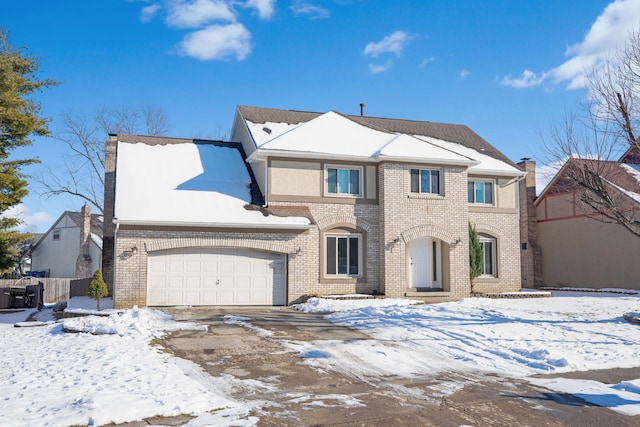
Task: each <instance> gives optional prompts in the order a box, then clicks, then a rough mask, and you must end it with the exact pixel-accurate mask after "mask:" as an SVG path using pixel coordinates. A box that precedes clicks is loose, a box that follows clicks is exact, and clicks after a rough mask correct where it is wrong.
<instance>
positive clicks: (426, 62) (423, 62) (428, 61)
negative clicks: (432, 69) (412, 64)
mask: <svg viewBox="0 0 640 427" xmlns="http://www.w3.org/2000/svg"><path fill="white" fill-rule="evenodd" d="M435 60H436V57H435V56H431V57H429V58H425V59H423V60H422V62H421V63H420V65H418V66H419V67H420V68H424V67H426V66H427V64H429V63H430V62H433V61H435Z"/></svg>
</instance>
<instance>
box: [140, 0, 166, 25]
mask: <svg viewBox="0 0 640 427" xmlns="http://www.w3.org/2000/svg"><path fill="white" fill-rule="evenodd" d="M160 9H162V5H161V4H160V3H154V4H152V5H150V6H145V7H143V8H142V11H141V12H140V21H142V22H150V21H151V20H152V19H153V18H155V17H156V15H157V14H158V12H159V11H160Z"/></svg>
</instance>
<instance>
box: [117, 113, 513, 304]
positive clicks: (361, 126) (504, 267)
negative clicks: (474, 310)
mask: <svg viewBox="0 0 640 427" xmlns="http://www.w3.org/2000/svg"><path fill="white" fill-rule="evenodd" d="M231 139H232V141H233V142H222V141H203V140H187V139H176V138H157V137H144V136H132V135H114V136H113V137H112V139H111V140H110V141H109V142H108V143H107V156H108V157H109V159H107V164H108V165H109V164H110V165H112V166H111V167H108V168H107V171H106V172H107V180H106V181H107V183H108V185H107V188H106V193H105V205H106V212H107V213H106V220H107V221H112V222H113V224H114V227H113V241H114V260H113V261H114V262H113V263H114V266H115V269H114V297H115V303H116V306H119V307H126V306H131V305H134V304H137V305H181V304H187V305H215V304H220V305H232V304H240V305H245V304H261V305H271V304H273V305H284V304H289V303H292V302H294V301H296V300H299V299H300V298H303V297H305V296H308V295H330V294H353V293H368V294H384V295H386V296H388V297H403V296H411V297H422V298H424V299H425V300H427V301H444V300H454V299H458V298H462V297H465V296H469V295H470V292H471V286H470V280H469V247H468V245H469V239H468V227H469V223H471V224H473V225H475V227H476V229H477V230H478V232H479V234H480V238H481V243H482V245H483V248H484V250H485V263H484V271H483V274H482V275H481V276H480V277H479V278H477V279H476V280H474V290H475V291H476V292H504V291H516V290H518V289H519V288H520V284H521V283H520V237H519V219H518V184H517V182H518V180H519V179H521V178H522V177H523V175H524V173H523V172H522V171H520V170H519V169H518V168H516V167H515V165H514V164H513V163H512V162H511V161H509V160H508V159H507V158H506V157H505V156H504V155H503V154H501V153H500V152H499V151H498V150H496V149H495V148H494V147H493V146H491V145H490V144H489V143H487V142H486V141H485V140H484V139H482V138H481V137H480V136H478V135H477V134H476V133H474V132H473V131H471V130H470V129H469V128H468V127H466V126H462V125H449V124H440V123H431V122H420V121H410V120H397V119H385V118H374V117H366V116H362V115H361V116H347V115H343V114H340V113H336V112H328V113H324V114H322V113H312V112H299V111H292V110H277V109H266V108H255V107H238V109H237V111H236V116H235V120H234V124H233V129H232V133H231ZM110 215H112V218H110V217H109V216H110ZM107 237H108V236H107V230H106V229H105V240H107Z"/></svg>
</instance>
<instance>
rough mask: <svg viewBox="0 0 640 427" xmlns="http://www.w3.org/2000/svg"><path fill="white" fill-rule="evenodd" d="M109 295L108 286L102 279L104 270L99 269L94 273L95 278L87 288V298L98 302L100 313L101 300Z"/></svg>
mask: <svg viewBox="0 0 640 427" xmlns="http://www.w3.org/2000/svg"><path fill="white" fill-rule="evenodd" d="M108 294H109V290H108V289H107V284H106V283H105V282H104V279H103V278H102V270H100V269H98V270H96V272H95V273H93V278H92V279H91V282H89V286H88V287H87V296H88V297H89V298H93V299H95V300H96V303H97V308H98V311H100V298H102V297H106V296H107V295H108Z"/></svg>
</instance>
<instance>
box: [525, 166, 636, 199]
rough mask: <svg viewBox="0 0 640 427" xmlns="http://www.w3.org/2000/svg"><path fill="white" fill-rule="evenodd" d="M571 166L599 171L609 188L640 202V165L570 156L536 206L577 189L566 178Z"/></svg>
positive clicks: (539, 197)
mask: <svg viewBox="0 0 640 427" xmlns="http://www.w3.org/2000/svg"><path fill="white" fill-rule="evenodd" d="M570 167H578V168H581V169H584V170H590V171H593V172H595V173H597V174H598V175H599V176H601V177H602V178H603V180H604V182H605V183H606V184H608V185H609V188H611V189H613V190H615V191H617V192H619V193H620V194H624V195H625V196H626V197H627V198H628V199H629V200H631V201H633V202H634V203H636V204H640V165H636V164H626V163H620V162H613V161H606V160H595V159H575V158H570V159H568V160H567V161H566V162H565V163H564V165H563V166H562V168H560V170H559V171H558V173H556V175H555V176H554V177H553V178H552V179H551V181H550V182H549V184H547V186H546V187H545V188H544V190H543V191H542V193H540V195H539V196H538V197H537V199H536V200H535V202H534V204H535V205H536V206H537V205H539V204H540V202H541V201H542V199H544V198H545V197H547V196H550V195H554V194H562V193H570V192H573V191H576V185H575V184H574V183H573V182H572V181H570V180H569V179H568V178H566V174H567V169H568V168H570Z"/></svg>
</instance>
